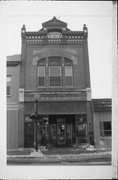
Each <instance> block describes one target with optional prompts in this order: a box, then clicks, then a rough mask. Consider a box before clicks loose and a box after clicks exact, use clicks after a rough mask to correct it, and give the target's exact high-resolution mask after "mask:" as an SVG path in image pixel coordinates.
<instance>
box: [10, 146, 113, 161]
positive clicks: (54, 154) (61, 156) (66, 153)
mask: <svg viewBox="0 0 118 180" xmlns="http://www.w3.org/2000/svg"><path fill="white" fill-rule="evenodd" d="M7 154H8V155H7V160H8V161H9V162H10V161H18V160H20V161H22V160H23V161H24V160H25V161H26V160H27V161H28V162H38V163H62V162H71V163H72V162H74V163H75V162H98V161H99V162H100V161H102V162H103V161H105V162H110V161H111V151H110V149H100V150H97V149H93V150H83V149H73V148H52V149H49V150H46V149H45V148H43V147H42V149H41V151H40V150H39V151H38V152H35V151H34V149H33V148H20V149H13V150H8V151H7Z"/></svg>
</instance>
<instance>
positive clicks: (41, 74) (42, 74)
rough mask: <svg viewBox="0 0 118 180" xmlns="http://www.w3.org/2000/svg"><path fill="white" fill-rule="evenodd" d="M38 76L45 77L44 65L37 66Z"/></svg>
mask: <svg viewBox="0 0 118 180" xmlns="http://www.w3.org/2000/svg"><path fill="white" fill-rule="evenodd" d="M38 77H45V67H44V66H39V67H38Z"/></svg>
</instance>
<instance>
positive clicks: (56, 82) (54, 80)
mask: <svg viewBox="0 0 118 180" xmlns="http://www.w3.org/2000/svg"><path fill="white" fill-rule="evenodd" d="M50 86H61V77H50Z"/></svg>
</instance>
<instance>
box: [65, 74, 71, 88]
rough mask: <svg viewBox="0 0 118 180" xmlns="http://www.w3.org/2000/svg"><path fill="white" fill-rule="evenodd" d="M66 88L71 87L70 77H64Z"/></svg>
mask: <svg viewBox="0 0 118 180" xmlns="http://www.w3.org/2000/svg"><path fill="white" fill-rule="evenodd" d="M66 86H72V76H70V77H69V76H67V77H66Z"/></svg>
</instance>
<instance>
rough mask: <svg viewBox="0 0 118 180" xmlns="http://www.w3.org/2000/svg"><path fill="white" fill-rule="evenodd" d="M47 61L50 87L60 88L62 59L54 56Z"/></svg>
mask: <svg viewBox="0 0 118 180" xmlns="http://www.w3.org/2000/svg"><path fill="white" fill-rule="evenodd" d="M48 60H49V61H48V65H49V79H50V86H61V84H62V82H61V79H62V78H61V74H62V73H61V71H62V58H61V57H57V56H56V57H49V58H48Z"/></svg>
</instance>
